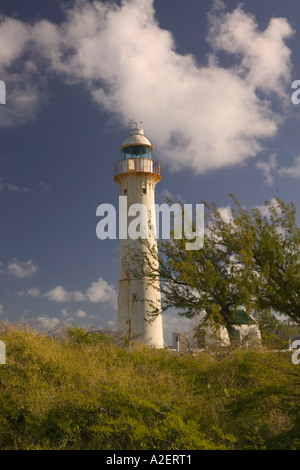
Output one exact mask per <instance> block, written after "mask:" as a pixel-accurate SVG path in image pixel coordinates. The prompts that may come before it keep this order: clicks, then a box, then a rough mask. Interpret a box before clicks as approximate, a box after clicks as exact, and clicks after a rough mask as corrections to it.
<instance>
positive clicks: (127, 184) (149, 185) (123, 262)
mask: <svg viewBox="0 0 300 470" xmlns="http://www.w3.org/2000/svg"><path fill="white" fill-rule="evenodd" d="M138 130H139V129H137V131H138ZM132 131H133V130H131V137H130V139H129V145H133V144H134V140H133V137H134V134H133V136H132ZM141 131H142V129H141ZM136 135H137V144H136V145H147V146H148V145H149V144H150V142H149V141H148V142H149V144H148V142H147V141H146V140H145V144H144V143H142V142H141V135H140V134H139V133H138V132H137V134H136ZM142 135H143V134H142ZM147 140H148V139H147ZM125 143H126V141H125V142H124V144H123V146H122V148H124V145H125V146H126V144H125ZM127 145H128V141H127ZM150 145H151V144H150ZM131 160H132V164H131V163H130V162H131ZM152 164H153V161H152V160H150V159H146V158H145V159H144V158H134V157H133V158H132V159H129V160H124V164H121V165H119V166H118V168H120V169H119V171H118V174H117V175H116V174H115V181H116V182H117V183H118V184H119V186H120V189H121V195H122V196H124V195H126V196H127V207H128V208H129V207H130V206H132V205H133V204H143V205H144V206H145V207H146V208H147V211H148V214H150V213H151V209H152V208H153V207H154V204H155V186H156V184H157V182H158V181H159V180H160V175H158V174H157V173H154V172H153V166H152ZM131 167H132V168H131ZM130 219H131V218H130V217H127V230H128V227H129V225H130V222H131V220H130ZM151 224H152V226H153V228H154V229H155V227H156V221H155V214H154V213H153V211H152V216H151ZM151 243H153V244H154V246H155V248H156V249H157V241H156V239H155V238H151ZM137 249H139V250H145V247H144V246H143V245H142V244H141V243H140V241H139V240H132V239H131V238H130V237H127V238H123V239H122V238H120V258H119V296H118V324H117V328H118V331H119V332H120V333H122V334H124V335H126V336H127V337H130V338H132V339H133V340H134V341H139V342H142V343H145V344H147V345H149V346H152V347H156V348H163V347H164V346H165V344H164V340H163V324H162V314H161V295H160V289H159V280H157V283H152V284H151V285H149V283H148V282H147V280H146V279H134V277H133V273H132V270H133V267H134V261H133V253H134V252H135V250H137ZM149 301H151V302H153V304H154V305H155V306H156V307H157V308H158V309H159V312H160V313H159V314H158V315H157V316H156V317H155V318H154V319H153V318H152V317H151V316H150V315H149V311H150V310H151V309H150V305H149Z"/></svg>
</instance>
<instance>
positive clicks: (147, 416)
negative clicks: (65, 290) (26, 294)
mask: <svg viewBox="0 0 300 470" xmlns="http://www.w3.org/2000/svg"><path fill="white" fill-rule="evenodd" d="M0 336H1V339H2V340H3V341H5V343H6V348H7V363H6V364H5V365H1V368H0V402H1V406H0V448H1V449H96V450H97V449H101V450H105V449H107V450H112V449H113V450H117V449H122V450H123V449H124V450H132V449H135V450H140V449H141V450H142V449H159V450H164V449H170V450H172V449H174V450H176V449H178V450H182V449H185V450H186V449H190V450H192V449H203V450H206V449H208V450H209V449H225V450H226V449H227V450H229V449H300V441H299V430H300V429H299V423H300V388H299V387H300V371H299V369H298V368H297V367H299V366H295V365H294V364H293V363H292V362H291V357H290V353H280V354H279V353H274V352H262V351H261V350H258V351H256V350H255V349H253V350H247V351H238V350H236V351H235V352H233V353H231V354H230V355H228V356H226V357H224V358H223V359H222V357H221V356H218V355H217V354H215V355H209V354H207V353H201V354H199V356H196V357H192V356H190V355H174V354H173V353H171V352H169V351H167V350H162V351H160V350H153V349H148V348H146V347H144V346H140V345H135V346H134V347H132V348H130V349H128V348H126V347H124V345H120V344H116V338H114V337H113V336H112V334H111V333H105V332H88V331H84V330H83V329H76V328H72V329H71V330H69V331H65V332H62V333H61V334H56V336H51V335H49V334H47V335H46V334H41V333H40V332H38V331H35V330H34V329H32V328H30V327H28V326H26V325H25V326H22V325H12V324H7V323H3V324H2V325H1V328H0Z"/></svg>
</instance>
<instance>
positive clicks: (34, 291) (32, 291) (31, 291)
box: [18, 287, 41, 297]
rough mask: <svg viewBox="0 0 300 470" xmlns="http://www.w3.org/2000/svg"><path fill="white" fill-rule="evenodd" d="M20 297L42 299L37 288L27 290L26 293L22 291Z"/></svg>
mask: <svg viewBox="0 0 300 470" xmlns="http://www.w3.org/2000/svg"><path fill="white" fill-rule="evenodd" d="M18 295H19V296H24V295H28V296H29V297H40V295H41V291H40V289H38V288H37V287H31V288H30V289H27V291H26V292H24V291H20V292H19V293H18Z"/></svg>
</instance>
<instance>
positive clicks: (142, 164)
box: [114, 158, 161, 178]
mask: <svg viewBox="0 0 300 470" xmlns="http://www.w3.org/2000/svg"><path fill="white" fill-rule="evenodd" d="M122 173H152V174H154V175H157V176H158V177H159V178H160V176H161V165H160V162H159V161H158V160H150V159H149V158H129V159H127V160H118V161H117V162H115V164H114V178H116V177H117V176H118V175H120V174H122Z"/></svg>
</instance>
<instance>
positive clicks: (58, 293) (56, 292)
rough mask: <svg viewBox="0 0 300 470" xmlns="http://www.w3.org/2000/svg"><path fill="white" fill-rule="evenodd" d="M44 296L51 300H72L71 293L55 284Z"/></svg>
mask: <svg viewBox="0 0 300 470" xmlns="http://www.w3.org/2000/svg"><path fill="white" fill-rule="evenodd" d="M45 297H48V299H49V300H50V301H52V302H69V301H70V300H72V297H73V296H72V293H71V292H68V291H66V289H65V288H64V287H62V286H57V287H54V289H51V290H49V291H48V292H46V294H45Z"/></svg>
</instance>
